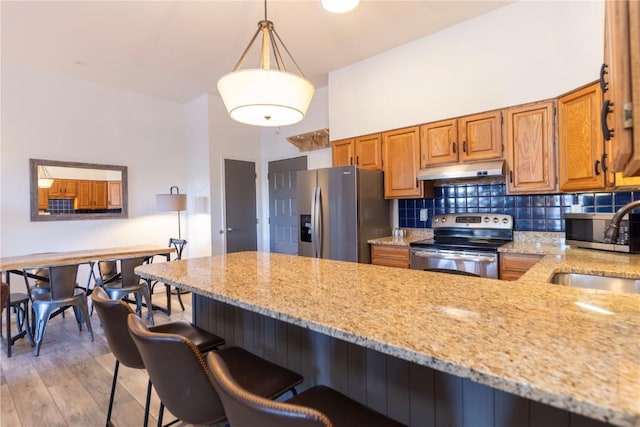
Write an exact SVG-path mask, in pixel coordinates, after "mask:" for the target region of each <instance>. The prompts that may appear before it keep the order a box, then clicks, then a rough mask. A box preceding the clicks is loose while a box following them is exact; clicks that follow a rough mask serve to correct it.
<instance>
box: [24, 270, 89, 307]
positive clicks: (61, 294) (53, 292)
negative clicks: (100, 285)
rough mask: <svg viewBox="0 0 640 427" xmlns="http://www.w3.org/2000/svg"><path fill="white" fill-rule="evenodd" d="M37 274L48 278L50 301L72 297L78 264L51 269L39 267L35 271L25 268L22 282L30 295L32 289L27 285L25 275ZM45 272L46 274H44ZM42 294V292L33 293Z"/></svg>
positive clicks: (27, 278) (27, 281)
mask: <svg viewBox="0 0 640 427" xmlns="http://www.w3.org/2000/svg"><path fill="white" fill-rule="evenodd" d="M33 271H37V272H38V276H42V277H49V289H48V291H49V298H50V299H51V300H52V301H55V300H61V299H64V298H69V297H72V296H73V294H74V291H75V289H76V277H77V276H78V264H71V265H56V266H51V267H39V268H37V269H29V268H26V269H25V270H24V272H25V274H24V280H25V283H26V285H27V289H28V290H29V292H30V293H31V292H32V291H33V289H37V288H34V287H32V286H30V284H29V277H28V276H27V273H29V274H33ZM45 271H46V272H45ZM35 293H42V292H35Z"/></svg>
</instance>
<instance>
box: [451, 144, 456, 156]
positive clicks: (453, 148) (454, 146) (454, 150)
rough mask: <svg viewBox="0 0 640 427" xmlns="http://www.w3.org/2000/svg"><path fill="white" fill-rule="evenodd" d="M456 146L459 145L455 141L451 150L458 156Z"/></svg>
mask: <svg viewBox="0 0 640 427" xmlns="http://www.w3.org/2000/svg"><path fill="white" fill-rule="evenodd" d="M456 145H457V144H456V142H455V141H453V142H452V143H451V149H452V150H453V154H456Z"/></svg>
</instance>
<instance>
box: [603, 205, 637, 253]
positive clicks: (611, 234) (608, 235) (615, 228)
mask: <svg viewBox="0 0 640 427" xmlns="http://www.w3.org/2000/svg"><path fill="white" fill-rule="evenodd" d="M638 207H640V200H634V201H633V202H630V203H627V204H626V205H624V206H623V207H621V208H620V209H618V211H617V212H616V213H615V214H614V215H613V218H611V222H610V223H609V226H608V227H607V229H606V230H605V231H604V242H605V243H615V242H616V241H617V240H618V232H619V231H620V221H622V217H624V216H625V215H626V214H627V213H629V211H631V210H633V209H635V208H638Z"/></svg>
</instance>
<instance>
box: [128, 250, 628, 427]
mask: <svg viewBox="0 0 640 427" xmlns="http://www.w3.org/2000/svg"><path fill="white" fill-rule="evenodd" d="M581 269H582V270H584V271H585V272H591V273H593V272H596V273H602V274H605V273H614V272H617V273H620V272H622V273H624V274H625V275H627V276H629V277H634V276H635V277H640V261H639V260H638V258H637V257H634V256H628V255H619V254H607V253H602V254H601V253H597V252H594V251H584V250H567V251H565V252H564V253H563V254H562V255H549V256H547V257H545V258H544V259H543V260H542V261H541V262H540V263H539V264H538V265H536V266H534V267H533V268H532V270H531V271H530V272H529V273H527V274H525V275H524V276H523V278H522V279H521V280H519V281H516V282H506V281H500V280H494V279H482V278H473V277H464V276H452V275H447V274H441V273H430V272H424V271H415V270H405V269H397V268H392V267H382V266H374V265H368V264H356V263H348V262H339V261H330V260H321V259H312V258H306V257H297V256H289V255H281V254H271V253H262V252H241V253H234V254H226V255H219V256H212V257H205V258H196V259H189V260H182V261H175V262H171V263H161V264H152V265H144V266H141V267H138V268H137V269H136V272H138V274H140V275H141V276H142V277H144V278H147V279H152V280H159V281H161V282H163V283H167V284H170V285H174V286H177V287H180V288H183V289H186V290H190V291H192V292H193V293H194V294H196V298H197V297H199V296H200V297H205V298H206V299H211V300H214V301H216V302H217V303H223V304H226V305H229V306H232V307H235V308H239V309H241V310H243V311H246V312H250V313H258V314H260V315H263V316H265V317H267V318H271V319H277V320H278V321H282V322H285V323H287V324H292V325H297V326H298V327H300V328H302V329H304V330H311V331H314V333H317V334H320V335H324V336H328V337H332V338H335V339H339V340H343V341H345V342H347V343H351V344H353V345H356V346H359V347H362V348H364V349H366V350H367V351H369V350H372V351H375V352H379V353H382V354H384V355H386V357H389V358H392V359H390V360H393V359H398V360H402V361H406V362H408V363H410V364H415V365H419V366H422V367H428V368H431V369H433V370H434V371H436V373H437V372H444V373H447V374H450V375H453V376H457V377H460V378H462V379H465V381H467V380H470V381H472V382H473V383H476V384H482V385H484V386H487V389H489V390H494V391H493V392H491V393H493V394H491V396H494V395H495V394H496V393H497V391H501V392H507V393H509V394H512V395H515V396H520V397H522V398H525V399H527V400H530V401H532V402H538V403H542V404H545V405H549V406H550V407H555V408H560V409H563V410H566V411H568V412H569V413H570V415H573V414H580V415H581V416H584V417H588V418H589V419H592V420H600V421H603V422H607V423H611V424H614V425H620V426H640V295H632V294H615V293H611V292H605V291H596V290H587V289H578V288H570V287H565V286H559V285H552V284H549V283H546V282H547V281H548V279H549V278H550V277H551V275H552V274H553V273H554V272H556V271H581ZM576 303H580V304H576ZM585 307H586V308H585ZM589 307H595V308H597V309H600V310H591V309H590V308H589ZM198 310H199V313H197V314H196V311H198ZM203 310H206V309H204V308H198V307H194V317H196V318H197V317H198V316H202V315H203V313H202V311H203ZM212 316H214V315H213V314H212ZM215 316H217V318H218V319H222V318H224V315H219V314H217V315H215ZM227 317H229V316H227ZM236 317H238V315H236ZM252 333H256V334H257V333H259V331H258V332H252ZM244 339H245V340H246V337H244ZM314 342H315V341H314ZM332 348H333V347H332ZM316 349H317V348H316ZM349 360H351V359H349ZM367 363H368V362H367ZM386 363H387V369H389V368H388V365H389V364H390V362H386ZM356 365H357V364H356ZM367 366H368V365H367ZM350 367H351V365H350ZM316 369H317V368H316ZM389 375H390V374H389V372H388V371H387V376H389ZM321 379H322V378H320V380H321ZM407 381H409V382H410V381H411V378H409V380H407ZM367 393H369V392H367ZM356 397H358V396H356ZM372 399H373V401H375V398H372ZM496 399H497V397H496ZM361 400H365V401H366V402H369V398H368V394H367V395H366V396H364V397H362V398H361ZM409 400H411V399H409ZM414 400H415V399H414ZM412 405H415V402H414V403H412ZM416 408H418V407H417V406H416V407H415V408H414V407H413V406H411V411H414V412H415V410H417V409H416ZM493 408H494V409H493V410H494V415H493V417H494V418H493V424H494V425H498V424H500V422H498V421H499V420H497V419H495V417H496V415H495V403H494V407H493ZM389 411H390V412H393V410H392V409H390V410H389ZM389 411H388V412H389ZM407 411H409V410H407ZM462 411H466V409H463V410H462ZM412 414H413V412H412ZM391 415H393V413H391ZM411 416H412V417H413V415H411ZM425 416H426V417H427V418H428V419H430V418H429V417H431V415H429V414H427V415H425ZM466 416H467V415H466V412H465V417H466ZM478 416H480V415H478ZM396 418H402V419H401V421H404V422H407V423H411V424H412V425H420V424H422V421H420V422H415V420H414V419H413V418H409V416H407V418H403V416H399V417H396ZM567 419H568V418H567ZM587 421H590V420H587ZM593 422H594V423H596V421H593ZM454 423H455V422H454ZM481 424H483V423H482V422H481ZM507 424H509V423H507ZM579 424H580V423H572V424H571V425H579ZM422 425H424V424H422ZM465 425H474V423H473V422H471V421H470V420H469V419H467V424H465ZM475 425H480V424H477V423H476V424H475ZM502 425H504V424H502ZM511 425H515V424H514V423H511ZM567 425H568V422H567ZM588 425H600V424H599V423H598V424H588Z"/></svg>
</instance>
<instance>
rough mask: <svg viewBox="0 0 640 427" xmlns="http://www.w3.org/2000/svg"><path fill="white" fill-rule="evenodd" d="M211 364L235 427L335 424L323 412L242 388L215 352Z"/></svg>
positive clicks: (310, 426) (230, 420)
mask: <svg viewBox="0 0 640 427" xmlns="http://www.w3.org/2000/svg"><path fill="white" fill-rule="evenodd" d="M207 363H208V365H209V368H210V370H211V377H212V382H213V386H214V388H215V389H216V391H217V392H218V396H220V400H222V405H223V406H224V410H225V412H226V414H227V419H228V420H229V424H230V425H232V426H233V427H252V426H260V427H330V426H332V424H331V421H330V420H329V419H328V418H327V416H326V415H324V414H323V413H322V412H320V411H317V410H315V409H312V408H307V407H305V406H299V405H292V404H288V403H282V402H276V401H273V400H269V399H265V398H264V397H261V396H258V395H256V394H253V393H251V392H249V391H247V390H246V389H244V388H242V387H241V386H240V385H239V384H238V383H237V382H236V380H235V379H234V378H233V377H232V376H231V373H230V372H229V369H228V368H227V365H226V363H225V362H224V360H223V359H222V357H220V356H219V355H217V354H215V352H213V351H212V352H209V354H208V355H207ZM355 421H357V420H354V422H355Z"/></svg>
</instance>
